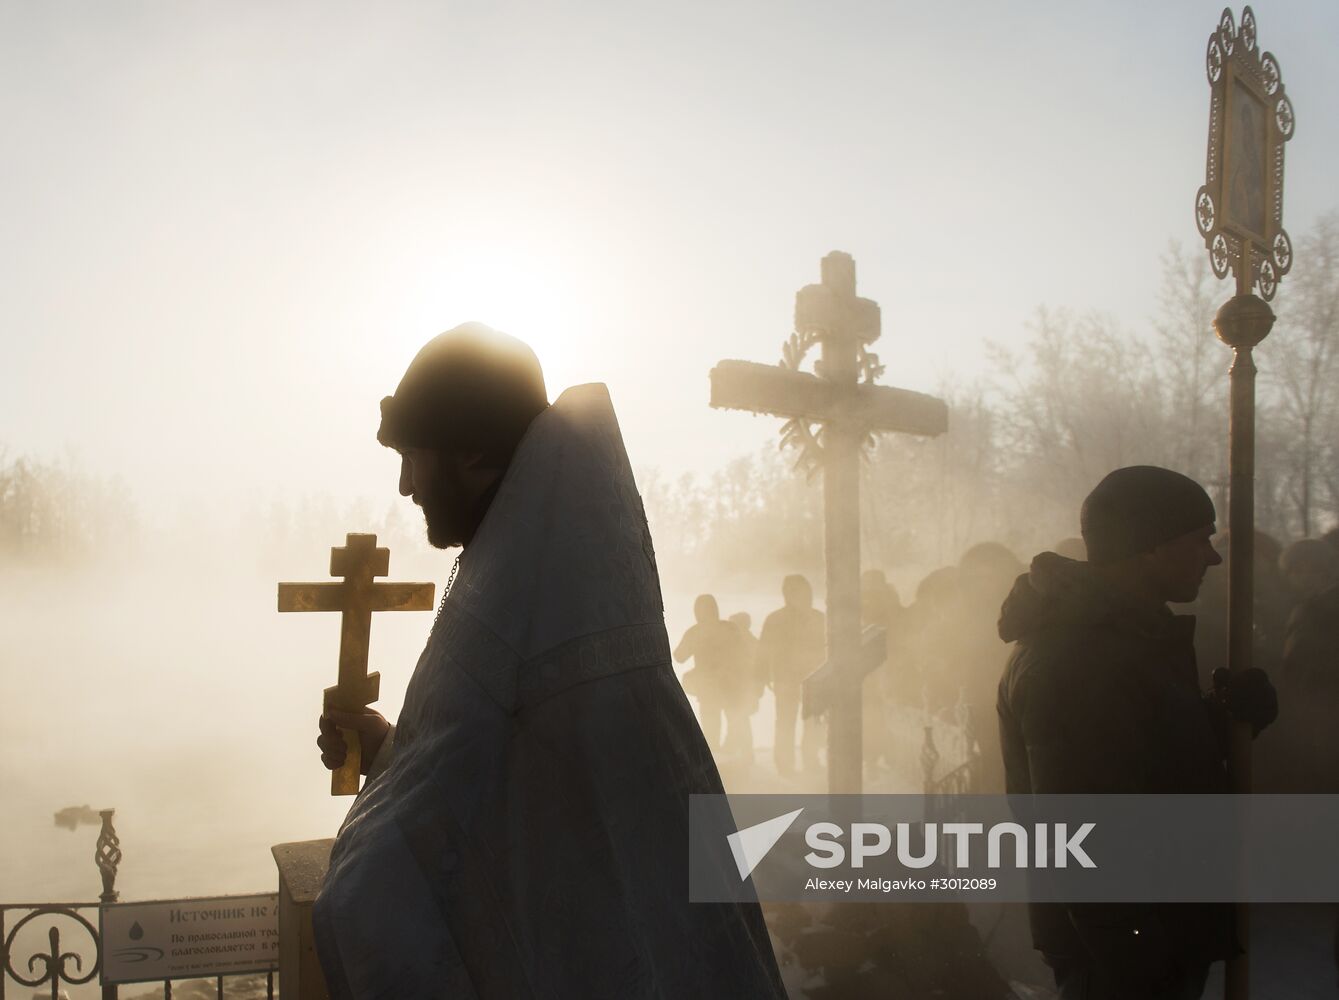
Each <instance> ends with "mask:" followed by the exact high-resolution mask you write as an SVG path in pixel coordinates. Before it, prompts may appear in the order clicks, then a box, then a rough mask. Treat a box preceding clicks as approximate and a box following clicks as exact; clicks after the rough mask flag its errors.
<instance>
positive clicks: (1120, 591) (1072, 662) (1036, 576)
mask: <svg viewBox="0 0 1339 1000" xmlns="http://www.w3.org/2000/svg"><path fill="white" fill-rule="evenodd" d="M1080 520H1081V522H1082V529H1083V540H1084V543H1085V545H1086V547H1087V552H1088V561H1087V562H1086V563H1082V562H1076V561H1074V560H1072V559H1065V558H1064V557H1062V556H1059V555H1056V554H1055V553H1053V552H1044V553H1042V554H1041V555H1039V556H1037V558H1036V559H1035V560H1033V563H1032V567H1031V571H1030V572H1028V573H1027V574H1025V575H1023V576H1021V577H1019V578H1018V581H1017V583H1015V585H1014V588H1013V590H1012V592H1011V593H1010V594H1009V597H1008V598H1007V599H1006V600H1005V602H1004V607H1003V609H1002V611H1001V613H1000V638H1002V639H1003V640H1004V641H1005V642H1017V646H1016V647H1015V649H1014V652H1013V654H1012V656H1011V658H1010V660H1009V663H1008V666H1007V667H1006V668H1005V672H1004V678H1003V680H1002V681H1001V682H1000V692H999V705H998V707H999V716H1000V741H1001V747H1002V751H1003V756H1004V766H1005V776H1006V785H1007V790H1008V792H1009V793H1010V794H1013V795H1027V794H1079V793H1083V794H1092V793H1142V794H1159V793H1163V794H1168V793H1178V794H1193V793H1215V792H1218V793H1222V792H1227V791H1229V787H1228V782H1227V772H1226V770H1225V766H1224V759H1225V755H1226V750H1227V737H1228V732H1229V728H1230V719H1231V718H1232V717H1237V718H1240V719H1243V720H1244V721H1250V722H1252V723H1254V724H1255V726H1256V731H1257V732H1258V730H1259V729H1260V728H1263V726H1264V725H1267V724H1268V722H1269V721H1272V719H1273V715H1274V714H1275V713H1276V710H1277V709H1276V703H1275V702H1274V693H1273V688H1272V687H1271V686H1270V685H1269V682H1268V680H1267V679H1266V678H1265V676H1264V674H1263V673H1261V672H1260V671H1251V672H1247V674H1245V675H1243V676H1242V677H1241V678H1238V679H1237V680H1236V681H1234V682H1233V683H1232V684H1230V685H1225V687H1224V690H1223V693H1222V696H1221V698H1217V697H1215V698H1207V697H1205V696H1203V695H1202V694H1201V692H1200V690H1199V684H1198V680H1197V677H1196V667H1195V650H1194V643H1193V636H1194V628H1195V622H1194V619H1193V618H1192V617H1189V616H1183V615H1174V614H1172V612H1171V611H1170V610H1169V609H1168V607H1167V604H1168V603H1186V602H1189V601H1193V600H1194V599H1195V595H1196V594H1197V593H1198V591H1199V587H1200V583H1201V582H1202V580H1203V579H1204V574H1205V572H1206V571H1207V570H1208V569H1209V568H1210V567H1213V566H1217V565H1218V564H1219V563H1221V562H1222V559H1221V557H1220V556H1219V555H1218V553H1217V552H1215V551H1214V548H1213V545H1212V544H1211V542H1210V539H1211V537H1212V536H1213V532H1214V520H1215V512H1214V507H1213V502H1212V501H1211V500H1210V499H1209V496H1208V494H1206V493H1205V492H1204V490H1203V489H1202V488H1201V487H1200V486H1199V485H1198V484H1196V483H1195V482H1194V481H1193V480H1190V479H1188V478H1186V477H1185V476H1182V475H1180V474H1179V473H1176V472H1172V471H1170V470H1168V469H1160V468H1155V467H1152V466H1135V467H1131V468H1125V469H1118V470H1116V471H1115V472H1113V473H1111V475H1109V476H1107V477H1106V478H1105V479H1104V480H1102V482H1101V483H1100V484H1098V486H1097V488H1096V489H1094V490H1093V492H1092V493H1091V494H1089V496H1088V498H1087V499H1086V500H1085V501H1084V503H1083V510H1082V513H1081V515H1080ZM1031 919H1032V938H1033V944H1034V946H1035V947H1036V948H1037V949H1038V950H1040V951H1041V952H1042V954H1043V957H1044V958H1045V960H1046V962H1047V964H1048V965H1049V966H1051V968H1052V969H1053V970H1054V972H1055V977H1056V985H1057V987H1058V988H1059V990H1060V996H1061V997H1062V998H1065V1000H1071V998H1081V1000H1116V998H1120V1000H1125V998H1134V997H1138V998H1140V1000H1174V998H1176V1000H1179V998H1194V997H1199V996H1200V994H1201V993H1202V991H1203V988H1204V982H1205V979H1206V977H1207V975H1208V969H1209V965H1210V964H1211V963H1212V962H1214V961H1217V960H1219V959H1223V958H1226V957H1228V956H1230V955H1231V954H1233V952H1234V950H1235V948H1236V945H1235V942H1234V939H1233V934H1232V923H1231V910H1230V908H1229V907H1226V906H1209V905H1198V904H1185V905H1166V904H1163V905H1153V904H1148V905H1144V904H1122V905H1108V904H1087V905H1060V904H1052V905H1041V904H1034V905H1033V906H1032V907H1031Z"/></svg>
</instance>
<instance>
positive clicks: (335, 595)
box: [279, 534, 433, 795]
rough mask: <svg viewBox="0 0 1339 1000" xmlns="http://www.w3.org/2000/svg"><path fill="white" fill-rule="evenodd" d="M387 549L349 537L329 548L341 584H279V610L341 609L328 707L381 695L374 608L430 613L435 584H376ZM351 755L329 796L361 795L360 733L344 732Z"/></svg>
mask: <svg viewBox="0 0 1339 1000" xmlns="http://www.w3.org/2000/svg"><path fill="white" fill-rule="evenodd" d="M390 562H391V555H390V550H389V549H379V548H377V536H376V535H357V534H350V535H348V536H346V538H345V541H344V547H343V548H336V549H331V550H330V575H331V576H341V577H343V578H344V579H343V580H342V581H340V582H338V583H281V584H279V610H280V611H338V612H340V613H341V619H340V632H339V683H338V684H336V685H335V686H334V687H328V688H326V689H325V707H326V708H328V709H329V708H337V709H340V710H342V711H345V712H358V711H361V710H362V709H363V708H364V707H365V706H367V705H370V704H371V703H372V702H374V701H376V700H377V698H378V696H379V695H380V693H381V675H380V674H379V673H375V672H373V673H370V674H369V673H368V672H367V651H368V646H369V644H370V642H371V638H372V612H374V611H431V610H432V593H433V585H432V584H431V583H374V582H373V577H378V576H385V575H386V574H387V573H389V572H390ZM342 733H343V736H344V742H345V743H346V744H347V745H348V748H349V755H348V757H347V758H346V759H345V761H344V766H343V767H341V768H340V769H339V770H337V771H333V772H332V773H331V775H330V794H331V795H357V794H358V784H359V775H360V774H361V773H362V753H361V749H360V746H359V743H358V734H357V733H355V732H352V731H351V730H347V729H346V730H342Z"/></svg>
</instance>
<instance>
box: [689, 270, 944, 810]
mask: <svg viewBox="0 0 1339 1000" xmlns="http://www.w3.org/2000/svg"><path fill="white" fill-rule="evenodd" d="M822 279H823V280H822V282H821V283H820V284H817V285H806V286H805V287H804V288H802V289H800V291H799V293H798V294H796V296H795V333H794V335H793V336H792V337H791V338H790V341H789V342H788V343H787V344H786V346H785V348H784V351H783V359H784V360H783V361H782V364H781V365H779V366H776V365H762V364H756V363H754V362H751V361H722V362H720V364H718V365H717V366H716V367H715V368H713V369H712V372H711V405H712V406H715V407H721V408H724V409H734V410H748V411H750V412H753V413H767V414H771V415H772V416H778V417H785V418H786V419H787V421H788V422H787V424H786V426H785V428H784V431H783V433H784V434H785V436H786V438H787V440H790V441H798V442H800V443H802V444H803V446H804V451H805V456H806V458H807V460H808V461H809V462H810V463H811V464H812V465H813V467H815V468H818V469H821V470H822V472H823V523H824V549H823V551H824V563H825V575H826V582H827V644H828V659H827V663H826V664H825V665H824V666H823V667H821V668H820V669H819V670H818V671H816V672H815V673H814V674H812V675H810V677H809V678H807V679H806V680H805V684H804V703H805V705H804V712H805V714H806V715H813V714H817V713H821V712H826V713H827V715H828V789H829V791H831V792H834V793H851V794H855V793H858V792H859V791H860V787H861V769H862V740H861V731H860V730H861V712H860V700H861V685H862V683H863V681H864V678H865V675H866V674H868V673H869V672H870V671H871V670H873V669H874V667H876V666H877V665H878V664H879V663H881V662H882V661H883V658H884V648H885V642H884V636H883V633H882V630H881V629H872V630H867V633H868V634H867V635H866V636H865V638H864V639H863V640H862V637H861V631H860V448H861V446H862V444H863V443H864V442H865V441H866V439H868V438H869V436H870V435H871V434H873V433H877V432H893V433H901V434H918V435H923V436H931V435H937V434H942V433H943V432H944V431H945V430H947V429H948V406H947V405H946V404H945V403H944V401H943V400H940V399H936V398H935V397H933V396H927V395H924V394H923V393H919V392H911V391H909V390H907V389H895V388H892V387H890V386H881V385H875V384H874V379H875V378H877V377H878V375H879V374H881V373H882V371H883V368H882V366H880V365H879V363H878V358H877V357H876V356H875V355H873V354H871V353H870V352H869V351H868V349H867V348H868V345H869V344H871V343H873V342H874V341H875V340H877V339H878V337H879V334H880V314H879V305H878V303H877V302H874V301H872V300H870V299H862V298H860V297H859V296H857V295H856V292H855V261H854V260H853V259H852V258H851V256H850V255H849V254H845V253H840V252H833V253H830V254H828V255H827V256H826V257H824V258H823V262H822ZM815 344H817V345H821V348H822V356H821V358H820V360H819V361H818V362H817V363H816V364H815V366H814V368H815V372H814V373H813V374H810V373H809V372H803V371H800V363H801V362H802V361H803V359H804V355H805V354H806V353H807V351H808V350H809V348H810V347H812V346H814V345H815ZM813 424H818V425H820V430H819V432H818V434H817V436H815V434H814V433H813V432H812V430H811V426H812V425H813Z"/></svg>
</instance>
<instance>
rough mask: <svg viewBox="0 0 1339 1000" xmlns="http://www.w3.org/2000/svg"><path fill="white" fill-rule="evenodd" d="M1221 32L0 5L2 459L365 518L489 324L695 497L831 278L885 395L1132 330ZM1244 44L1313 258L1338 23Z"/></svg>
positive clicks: (302, 8)
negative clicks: (1021, 343) (1083, 335)
mask: <svg viewBox="0 0 1339 1000" xmlns="http://www.w3.org/2000/svg"><path fill="white" fill-rule="evenodd" d="M1220 9H1221V3H1220V2H1219V0H1214V2H1209V0H1194V2H1190V3H1183V4H1176V5H1164V4H1155V3H1151V2H1149V3H1128V4H1121V5H1112V4H1109V3H1105V2H1103V3H1099V2H1096V0H1079V2H1071V3H1031V4H1026V3H1025V4H1011V5H1000V4H997V3H987V2H969V3H960V4H952V5H940V4H910V3H887V2H879V3H872V2H870V3H865V2H843V3H835V4H822V5H820V4H802V3H770V2H769V3H762V2H741V3H732V4H717V3H691V2H690V3H682V4H600V3H593V2H589V3H580V2H578V3H571V4H564V5H547V4H544V5H541V4H521V3H508V2H491V3H475V2H459V3H457V2H431V3H429V2H413V0H396V2H387V3H381V4H376V5H365V4H355V3H343V2H333V3H332V2H324V0H323V2H315V0H284V2H278V3H268V2H267V3H261V2H243V0H239V2H234V3H228V4H216V5H180V4H174V5H169V4H161V3H149V2H134V0H125V2H119V3H116V4H101V3H92V2H58V0H53V2H50V3H40V4H35V3H22V2H14V0H0V118H2V119H3V120H4V121H5V122H6V151H5V156H4V157H3V158H0V199H3V206H0V254H2V255H3V256H2V257H0V331H3V333H2V334H0V335H2V336H3V338H4V350H3V360H2V361H0V444H2V445H3V446H4V447H5V448H7V449H8V451H9V453H10V454H13V453H16V452H17V453H23V452H28V453H32V454H36V455H41V456H55V455H59V454H61V453H63V452H65V451H67V450H68V451H73V452H74V453H75V454H76V455H78V457H79V459H80V461H81V462H82V463H83V464H84V465H86V466H88V467H91V468H92V469H94V470H95V471H98V472H105V473H121V474H122V475H124V476H125V477H126V479H127V480H128V481H129V482H130V483H131V485H132V487H133V488H134V489H135V490H136V492H137V493H139V494H140V495H141V496H142V497H143V498H145V499H150V500H154V499H161V500H163V501H165V502H168V503H171V502H172V500H173V498H177V497H181V496H196V495H200V494H205V495H210V496H215V497H218V498H220V499H221V500H222V501H223V502H228V501H229V498H243V499H244V498H247V497H271V496H284V497H293V496H297V495H301V494H303V493H308V492H328V493H330V494H331V495H333V496H335V497H337V498H341V499H345V500H347V499H352V498H355V497H367V498H370V499H372V500H373V501H374V502H376V504H377V506H378V507H380V505H381V503H382V502H384V501H387V500H391V501H393V500H394V493H393V485H394V480H393V470H391V469H390V468H389V464H388V463H389V462H390V459H389V457H388V456H386V455H385V454H384V453H383V452H382V450H381V449H380V448H379V447H378V446H377V445H376V443H375V440H374V438H373V435H374V432H375V426H376V415H377V403H378V401H379V399H380V398H381V397H382V396H383V395H385V394H386V393H387V392H389V391H390V390H391V389H392V388H393V387H394V385H395V382H396V381H397V380H398V378H399V376H400V374H401V372H402V371H403V368H404V366H405V364H406V363H407V362H408V360H409V359H410V358H411V357H412V356H413V354H414V352H415V351H416V350H417V349H418V347H419V346H420V345H421V344H422V343H423V342H425V341H426V340H427V339H428V338H429V337H431V336H432V335H433V334H435V333H437V332H439V331H441V330H443V329H447V328H449V327H451V326H454V325H456V324H458V323H460V322H463V321H465V320H469V319H474V320H479V321H482V322H485V323H488V324H490V325H493V326H496V327H498V328H500V329H504V330H507V331H508V332H510V333H513V334H515V335H516V336H519V337H521V338H523V339H526V340H528V341H529V342H530V343H531V344H532V345H533V346H534V347H535V349H536V352H537V353H538V354H539V356H540V358H541V361H542V362H543V364H544V366H545V369H546V374H547V381H548V384H549V388H550V395H551V396H554V397H556V396H557V395H558V393H559V392H561V390H562V389H563V388H565V387H566V386H569V385H572V384H576V383H580V382H587V381H604V382H607V383H609V385H610V388H611V391H612V394H613V397H614V401H615V404H616V406H617V407H618V408H619V412H620V416H621V419H622V422H623V428H624V435H625V438H626V439H627V441H628V444H629V449H630V452H631V456H632V461H633V464H634V466H635V467H636V468H638V469H645V468H648V467H651V466H659V467H661V468H662V469H663V470H664V471H665V472H666V473H667V474H669V475H670V476H675V475H677V474H678V473H680V472H682V471H686V470H697V471H709V470H711V469H713V468H716V467H719V466H720V465H722V464H723V463H724V462H726V461H727V460H728V459H730V458H732V457H734V456H736V455H738V454H741V453H744V452H749V451H753V450H755V449H757V448H759V447H761V446H763V445H764V444H766V443H768V442H774V441H775V440H776V433H777V426H776V421H771V420H764V419H751V418H749V417H747V416H744V415H741V414H731V413H720V412H715V411H712V410H710V409H709V408H708V407H707V390H708V383H707V372H708V371H709V370H710V368H711V366H712V365H713V364H714V363H715V362H716V361H717V360H719V359H721V358H724V357H741V358H748V359H751V360H759V361H773V360H775V359H776V358H777V357H778V356H779V351H780V345H781V342H782V341H783V340H784V338H785V337H786V336H787V334H788V333H789V332H790V322H791V309H792V304H793V298H794V293H795V291H796V289H797V288H799V287H800V286H801V285H803V284H806V283H808V282H811V281H815V280H817V276H818V261H819V259H820V258H821V257H822V256H823V255H824V254H825V253H827V252H828V251H830V250H834V249H840V250H845V251H848V252H850V253H852V254H853V255H854V256H855V258H856V261H857V266H858V275H859V281H860V290H861V292H862V293H863V294H865V295H868V296H870V297H873V298H875V299H877V300H879V301H880V303H881V304H882V306H883V312H884V336H883V339H882V340H881V341H880V342H879V344H878V345H877V350H878V351H879V353H880V355H881V357H882V358H883V360H884V362H885V363H886V364H887V374H886V376H885V380H886V381H887V382H889V383H891V384H896V385H902V386H906V387H908V388H913V389H921V390H934V389H935V388H936V386H937V384H938V383H939V381H940V380H941V379H942V378H943V377H944V376H945V375H949V374H956V375H958V376H960V377H965V378H970V377H974V376H977V375H980V374H981V373H982V371H983V370H984V364H985V362H984V359H983V357H982V354H981V350H980V347H981V343H982V341H983V338H985V337H993V338H995V339H999V340H1003V341H1006V342H1009V341H1014V342H1016V341H1017V340H1018V339H1019V338H1021V337H1022V336H1024V331H1025V324H1026V322H1027V320H1028V318H1029V316H1030V315H1031V314H1032V313H1033V311H1034V310H1035V308H1036V307H1037V306H1038V305H1041V304H1043V303H1046V304H1049V305H1054V306H1071V307H1074V308H1076V309H1080V310H1084V309H1098V310H1104V311H1107V312H1109V313H1111V314H1113V315H1115V316H1116V317H1117V318H1118V319H1119V320H1120V321H1121V322H1123V323H1125V324H1126V325H1127V326H1128V327H1130V328H1131V329H1137V328H1139V327H1141V326H1144V325H1146V324H1147V321H1148V318H1149V316H1150V315H1151V314H1152V312H1153V311H1154V309H1155V305H1156V292H1157V286H1158V280H1159V277H1160V274H1159V266H1158V259H1159V256H1160V254H1161V253H1162V252H1163V251H1164V250H1165V248H1166V246H1167V243H1168V241H1169V240H1171V239H1179V240H1180V241H1182V243H1183V244H1184V245H1185V246H1186V247H1187V248H1188V249H1195V248H1194V243H1195V239H1196V233H1195V230H1194V223H1193V218H1192V211H1191V208H1192V204H1193V197H1194V193H1195V190H1196V188H1197V187H1198V185H1199V184H1200V183H1201V180H1202V177H1203V166H1204V142H1205V128H1206V116H1207V104H1208V85H1207V83H1206V81H1205V77H1204V69H1203V52H1204V44H1205V39H1206V38H1207V36H1208V33H1209V31H1210V30H1211V29H1212V27H1213V25H1214V24H1215V22H1216V19H1217V16H1218V13H1219V10H1220ZM1256 13H1257V15H1258V18H1259V23H1260V32H1261V41H1262V44H1263V46H1264V47H1266V48H1268V49H1271V50H1272V51H1274V52H1275V53H1276V54H1277V55H1278V57H1279V60H1280V63H1281V65H1282V68H1283V76H1284V81H1285V83H1286V84H1287V86H1288V88H1289V93H1290V94H1291V95H1292V97H1293V101H1294V104H1295V106H1296V108H1297V112H1298V132H1297V138H1296V139H1295V140H1294V141H1293V142H1292V143H1290V145H1289V146H1288V153H1287V155H1288V181H1287V192H1286V196H1285V224H1286V225H1287V226H1288V228H1289V230H1290V231H1291V232H1292V234H1293V236H1294V239H1296V238H1297V237H1298V236H1300V235H1301V234H1303V233H1305V231H1306V230H1307V228H1308V226H1309V224H1310V223H1311V221H1312V220H1313V219H1314V218H1316V217H1317V216H1318V215H1319V214H1321V213H1323V212H1325V211H1327V210H1329V209H1331V208H1334V207H1335V206H1336V204H1339V196H1336V194H1335V192H1334V188H1333V182H1332V178H1333V171H1332V164H1333V163H1334V162H1335V160H1336V158H1337V156H1339V120H1336V119H1335V116H1333V115H1332V114H1330V113H1329V108H1330V104H1331V103H1332V98H1333V96H1334V95H1335V94H1336V93H1339V64H1336V61H1335V60H1334V58H1333V51H1332V45H1333V39H1334V38H1336V37H1339V7H1336V6H1335V5H1333V4H1331V3H1328V2H1321V0H1316V2H1295V3H1288V4H1277V5H1266V6H1263V7H1259V8H1258V9H1257V11H1256ZM1196 252H1202V251H1198V250H1196ZM1227 294H1228V290H1227V288H1226V286H1224V295H1225V296H1226V295H1227ZM1286 294H1287V286H1286V285H1285V286H1284V291H1283V293H1282V294H1281V296H1280V301H1281V303H1282V304H1283V305H1284V306H1285V307H1286ZM1225 363H1226V358H1225Z"/></svg>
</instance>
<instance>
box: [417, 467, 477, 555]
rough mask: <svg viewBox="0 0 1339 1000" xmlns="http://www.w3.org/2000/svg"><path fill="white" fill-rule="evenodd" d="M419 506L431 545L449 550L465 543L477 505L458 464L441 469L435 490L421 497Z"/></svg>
mask: <svg viewBox="0 0 1339 1000" xmlns="http://www.w3.org/2000/svg"><path fill="white" fill-rule="evenodd" d="M419 505H420V506H421V507H422V508H423V520H424V522H425V523H426V525H427V528H428V544H429V545H431V546H432V547H433V548H435V549H449V548H451V546H453V545H463V544H464V541H465V538H466V536H467V535H468V534H469V524H470V519H471V518H472V517H473V516H474V502H473V500H472V499H471V498H470V495H469V489H468V487H467V486H466V485H465V481H464V477H463V476H462V475H461V472H460V469H459V468H458V467H457V466H456V465H455V463H454V462H449V461H444V462H442V464H441V465H440V466H438V474H437V476H436V477H435V478H434V480H433V483H432V488H431V489H430V490H428V491H427V495H426V496H422V497H420V498H419Z"/></svg>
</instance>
